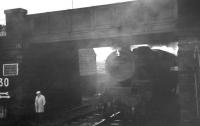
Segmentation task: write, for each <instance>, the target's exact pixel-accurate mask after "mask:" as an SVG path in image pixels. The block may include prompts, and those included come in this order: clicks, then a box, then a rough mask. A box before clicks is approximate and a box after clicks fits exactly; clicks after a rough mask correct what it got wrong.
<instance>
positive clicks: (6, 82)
mask: <svg viewBox="0 0 200 126" xmlns="http://www.w3.org/2000/svg"><path fill="white" fill-rule="evenodd" d="M3 86H5V87H8V86H9V79H8V78H0V87H3Z"/></svg>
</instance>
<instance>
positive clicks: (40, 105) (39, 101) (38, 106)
mask: <svg viewBox="0 0 200 126" xmlns="http://www.w3.org/2000/svg"><path fill="white" fill-rule="evenodd" d="M45 104H46V100H45V97H44V95H42V94H41V95H39V96H36V97H35V112H36V113H42V112H44V106H45Z"/></svg>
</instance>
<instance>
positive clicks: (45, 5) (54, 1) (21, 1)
mask: <svg viewBox="0 0 200 126" xmlns="http://www.w3.org/2000/svg"><path fill="white" fill-rule="evenodd" d="M125 1H135V0H0V24H5V15H4V10H7V9H14V8H24V9H26V10H28V14H34V13H42V12H49V11H58V10H67V9H72V8H82V7H89V6H96V5H104V4H111V3H119V2H125Z"/></svg>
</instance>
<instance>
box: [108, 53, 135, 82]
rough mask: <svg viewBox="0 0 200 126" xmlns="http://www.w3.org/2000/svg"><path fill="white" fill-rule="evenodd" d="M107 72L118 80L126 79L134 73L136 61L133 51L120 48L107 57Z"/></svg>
mask: <svg viewBox="0 0 200 126" xmlns="http://www.w3.org/2000/svg"><path fill="white" fill-rule="evenodd" d="M105 66H106V72H107V73H108V74H109V75H110V76H111V77H112V78H113V79H115V80H116V81H118V82H119V81H124V80H127V79H129V78H131V77H132V76H133V75H134V71H135V63H134V60H133V56H132V55H131V51H130V50H127V49H119V50H116V51H114V52H113V53H111V54H110V55H109V56H108V58H107V59H106V63H105Z"/></svg>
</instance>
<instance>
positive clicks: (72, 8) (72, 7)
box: [72, 0, 74, 9]
mask: <svg viewBox="0 0 200 126" xmlns="http://www.w3.org/2000/svg"><path fill="white" fill-rule="evenodd" d="M73 8H74V0H72V9H73Z"/></svg>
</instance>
